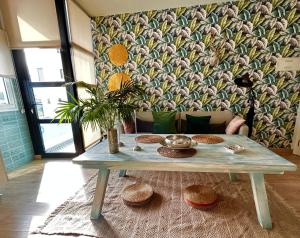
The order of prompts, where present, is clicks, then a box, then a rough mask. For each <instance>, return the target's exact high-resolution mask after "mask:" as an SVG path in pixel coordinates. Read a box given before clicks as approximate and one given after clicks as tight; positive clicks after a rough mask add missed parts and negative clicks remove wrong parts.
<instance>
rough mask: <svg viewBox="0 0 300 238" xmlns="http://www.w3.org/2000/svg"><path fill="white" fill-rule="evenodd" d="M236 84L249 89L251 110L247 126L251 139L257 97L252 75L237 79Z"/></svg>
mask: <svg viewBox="0 0 300 238" xmlns="http://www.w3.org/2000/svg"><path fill="white" fill-rule="evenodd" d="M234 82H235V84H236V85H237V86H239V87H244V88H248V89H249V96H248V103H249V107H250V108H249V111H248V113H247V118H246V124H247V126H248V127H249V132H248V137H250V136H251V135H252V127H253V120H254V101H255V96H254V92H253V82H252V81H251V80H250V75H249V74H248V73H246V74H244V75H242V76H241V77H239V78H236V79H235V80H234Z"/></svg>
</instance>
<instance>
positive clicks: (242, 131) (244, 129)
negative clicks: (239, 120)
mask: <svg viewBox="0 0 300 238" xmlns="http://www.w3.org/2000/svg"><path fill="white" fill-rule="evenodd" d="M248 132H249V127H248V126H247V125H246V124H244V125H242V126H241V127H240V129H239V135H241V136H248Z"/></svg>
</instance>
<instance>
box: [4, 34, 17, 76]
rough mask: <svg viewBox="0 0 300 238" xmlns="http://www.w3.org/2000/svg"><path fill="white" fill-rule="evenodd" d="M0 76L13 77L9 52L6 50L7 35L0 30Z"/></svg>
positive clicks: (13, 71)
mask: <svg viewBox="0 0 300 238" xmlns="http://www.w3.org/2000/svg"><path fill="white" fill-rule="evenodd" d="M0 76H4V77H8V78H14V77H15V70H14V65H13V61H12V57H11V52H10V50H9V48H8V42H7V35H6V32H5V31H3V30H0Z"/></svg>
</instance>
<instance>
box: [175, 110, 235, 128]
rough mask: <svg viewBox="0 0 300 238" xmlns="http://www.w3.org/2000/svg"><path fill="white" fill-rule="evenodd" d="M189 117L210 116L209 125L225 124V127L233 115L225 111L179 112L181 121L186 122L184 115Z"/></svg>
mask: <svg viewBox="0 0 300 238" xmlns="http://www.w3.org/2000/svg"><path fill="white" fill-rule="evenodd" d="M187 114H188V115H191V116H198V117H199V116H211V119H210V124H218V123H223V122H224V121H225V122H226V125H228V123H229V122H230V121H231V120H232V118H233V117H234V115H233V114H232V112H231V111H228V110H225V111H210V112H208V111H192V112H181V113H180V118H181V120H186V115H187Z"/></svg>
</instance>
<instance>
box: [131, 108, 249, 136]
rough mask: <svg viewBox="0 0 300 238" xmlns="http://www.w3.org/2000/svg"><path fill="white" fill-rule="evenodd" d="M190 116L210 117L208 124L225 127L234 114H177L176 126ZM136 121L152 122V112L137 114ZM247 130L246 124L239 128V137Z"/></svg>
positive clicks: (221, 112)
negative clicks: (223, 124) (221, 124)
mask: <svg viewBox="0 0 300 238" xmlns="http://www.w3.org/2000/svg"><path fill="white" fill-rule="evenodd" d="M187 114H188V115H192V116H211V119H210V124H218V123H223V122H225V124H226V126H227V125H228V123H229V122H230V121H231V120H232V119H233V118H234V114H233V113H232V112H231V111H210V112H208V111H192V112H189V111H187V112H177V114H176V120H178V121H179V123H178V126H179V127H180V126H181V121H182V120H186V115H187ZM136 117H137V119H139V120H142V121H147V122H153V116H152V112H150V111H148V112H137V114H136ZM248 131H249V128H248V126H247V125H246V124H244V125H242V126H241V127H240V128H239V131H238V134H239V135H245V136H247V135H248Z"/></svg>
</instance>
